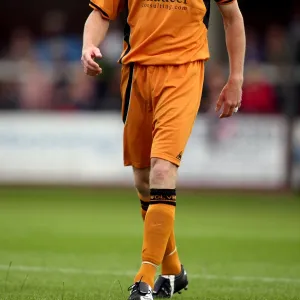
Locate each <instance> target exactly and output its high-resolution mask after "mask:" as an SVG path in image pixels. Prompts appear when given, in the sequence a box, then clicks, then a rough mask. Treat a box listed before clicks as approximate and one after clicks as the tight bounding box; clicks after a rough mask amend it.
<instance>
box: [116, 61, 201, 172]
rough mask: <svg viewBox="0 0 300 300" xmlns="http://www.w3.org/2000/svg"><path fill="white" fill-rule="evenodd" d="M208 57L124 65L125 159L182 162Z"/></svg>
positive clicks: (141, 163)
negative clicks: (159, 63) (189, 60)
mask: <svg viewBox="0 0 300 300" xmlns="http://www.w3.org/2000/svg"><path fill="white" fill-rule="evenodd" d="M203 81H204V61H196V62H191V63H188V64H183V65H167V66H142V65H137V64H133V63H131V64H128V65H123V66H122V74H121V97H122V117H123V122H124V141H123V146H124V165H125V166H133V167H136V168H146V167H149V166H150V161H151V158H161V159H164V160H167V161H170V162H172V163H173V164H175V165H177V166H179V165H180V161H181V158H182V155H183V152H184V149H185V146H186V144H187V141H188V139H189V136H190V134H191V131H192V128H193V125H194V122H195V118H196V116H197V113H198V111H199V106H200V100H201V95H202V88H203Z"/></svg>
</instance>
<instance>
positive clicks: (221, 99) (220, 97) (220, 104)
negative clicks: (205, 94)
mask: <svg viewBox="0 0 300 300" xmlns="http://www.w3.org/2000/svg"><path fill="white" fill-rule="evenodd" d="M223 102H224V97H223V95H222V94H221V95H220V96H219V99H218V101H217V104H216V108H215V111H216V112H218V111H219V110H220V109H221V107H222V104H223Z"/></svg>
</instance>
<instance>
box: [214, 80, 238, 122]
mask: <svg viewBox="0 0 300 300" xmlns="http://www.w3.org/2000/svg"><path fill="white" fill-rule="evenodd" d="M241 102H242V83H241V81H230V80H229V81H228V82H227V83H226V85H225V86H224V88H223V89H222V91H221V93H220V96H219V99H218V102H217V105H216V112H218V111H220V110H221V109H222V112H221V114H220V116H219V118H221V119H222V118H228V117H231V116H232V115H233V113H234V112H237V110H238V109H239V108H240V107H241Z"/></svg>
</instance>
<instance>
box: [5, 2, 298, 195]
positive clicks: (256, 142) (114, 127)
mask: <svg viewBox="0 0 300 300" xmlns="http://www.w3.org/2000/svg"><path fill="white" fill-rule="evenodd" d="M239 3H240V7H241V10H242V12H243V15H244V18H245V26H246V33H247V55H246V66H245V84H244V90H243V105H242V108H241V111H240V112H239V114H238V115H236V116H234V118H232V119H230V120H222V121H219V120H218V118H217V116H216V114H215V113H214V112H213V108H214V106H215V102H216V100H217V97H218V94H219V92H220V90H221V88H222V87H223V85H224V83H225V81H226V78H227V74H228V59H227V53H226V48H225V43H224V29H223V25H222V20H221V16H220V14H219V12H218V11H217V8H216V5H213V9H212V13H211V21H210V31H209V40H210V51H211V56H212V58H211V60H210V61H209V63H207V68H206V80H205V86H204V92H203V98H202V104H201V108H200V110H199V117H198V120H197V122H196V124H195V129H194V132H193V135H192V138H191V140H190V142H189V145H188V147H187V150H186V153H185V155H184V157H183V165H182V169H181V175H180V179H179V184H182V185H189V186H193V187H202V186H203V187H214V188H217V187H222V188H224V187H225V188H227V187H229V188H234V187H239V188H260V189H261V188H263V189H264V188H267V189H269V188H272V189H274V188H277V189H278V188H280V189H281V188H285V189H286V188H287V189H289V188H293V189H298V188H299V186H300V121H298V118H299V117H300V105H299V103H300V101H299V100H298V98H299V96H300V68H299V66H300V6H299V3H298V2H297V1H291V0H288V1H285V4H284V9H282V7H280V6H273V7H272V13H270V5H269V4H268V3H267V2H266V3H265V2H263V3H260V5H259V7H258V6H255V5H253V4H252V3H249V1H244V0H240V1H239ZM15 5H16V4H15V2H12V3H10V2H6V3H2V4H1V7H2V8H3V9H1V11H0V17H1V28H0V33H1V39H0V54H1V56H0V115H1V117H0V166H1V168H0V182H3V183H26V182H30V183H36V182H43V183H71V184H72V183H75V184H81V183H84V184H87V183H91V184H97V185H101V184H102V183H105V184H107V183H110V184H115V183H116V184H117V185H119V184H126V185H127V184H128V182H129V181H130V182H129V183H130V184H131V183H132V182H131V171H130V170H128V169H124V168H123V167H122V151H121V148H122V138H121V137H122V124H121V118H120V106H121V101H120V93H119V80H120V65H118V63H117V60H118V58H119V55H120V52H121V50H122V41H123V33H122V30H123V22H122V20H121V18H120V20H117V21H116V22H113V23H111V27H110V30H109V32H108V36H107V38H106V39H105V41H104V43H103V45H102V47H101V50H102V53H103V56H104V59H103V62H102V64H103V69H104V73H103V75H102V76H99V77H98V78H96V79H93V78H89V77H87V76H85V75H84V73H83V71H82V68H81V64H80V56H81V44H82V41H81V40H82V30H83V25H84V22H85V19H86V17H87V15H88V13H89V12H90V8H89V7H88V3H87V2H86V1H78V2H76V3H73V2H72V3H71V2H70V1H64V2H63V3H61V1H58V0H53V1H51V3H46V4H45V5H43V6H42V7H40V5H39V3H38V2H37V1H35V0H33V1H31V4H30V9H27V8H28V7H27V3H26V4H25V3H23V2H20V3H18V9H17V10H16V7H15ZM12 15H13V16H14V18H13V21H12V17H11V16H12ZM111 179H113V180H111Z"/></svg>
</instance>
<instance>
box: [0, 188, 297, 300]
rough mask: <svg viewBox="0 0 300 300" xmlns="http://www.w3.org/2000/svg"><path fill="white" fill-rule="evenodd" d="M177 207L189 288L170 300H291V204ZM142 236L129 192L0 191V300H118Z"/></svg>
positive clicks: (208, 200) (211, 199)
mask: <svg viewBox="0 0 300 300" xmlns="http://www.w3.org/2000/svg"><path fill="white" fill-rule="evenodd" d="M177 203H178V205H177V217H176V232H177V238H178V248H179V251H180V255H181V259H182V261H183V263H184V264H185V266H186V268H187V270H188V272H189V274H190V288H189V290H188V291H187V292H185V293H184V294H182V295H176V296H175V297H174V298H176V299H182V300H185V299H186V300H188V299H203V300H221V299H222V300H250V299H251V300H281V299H282V300H296V299H300V199H299V198H297V197H296V196H288V195H283V194H278V195H266V194H261V195H259V194H258V195H255V194H246V193H245V194H243V193H232V194H229V193H226V194H222V193H215V194H213V193H207V194H205V193H203V192H202V193H191V192H190V193H187V192H181V193H180V192H179V196H178V201H177ZM141 236H142V221H141V218H140V216H139V204H138V200H137V198H136V195H135V193H134V192H131V191H126V190H115V191H113V192H112V191H111V192H109V191H107V190H100V189H99V190H89V189H28V188H27V189H26V188H23V189H21V188H19V189H17V188H16V189H12V188H0V300H8V299H10V300H16V299H22V300H23V299H24V300H25V299H28V300H29V299H32V300H37V299H39V300H46V299H53V300H77V299H78V300H79V299H80V300H82V299H89V300H94V299H95V300H96V299H97V300H98V299H105V300H116V299H124V300H125V299H126V297H127V287H128V286H129V285H130V284H131V283H132V278H133V274H134V272H135V271H136V270H137V268H138V267H139V263H140V249H141ZM10 262H12V265H11V267H9V264H10Z"/></svg>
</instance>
